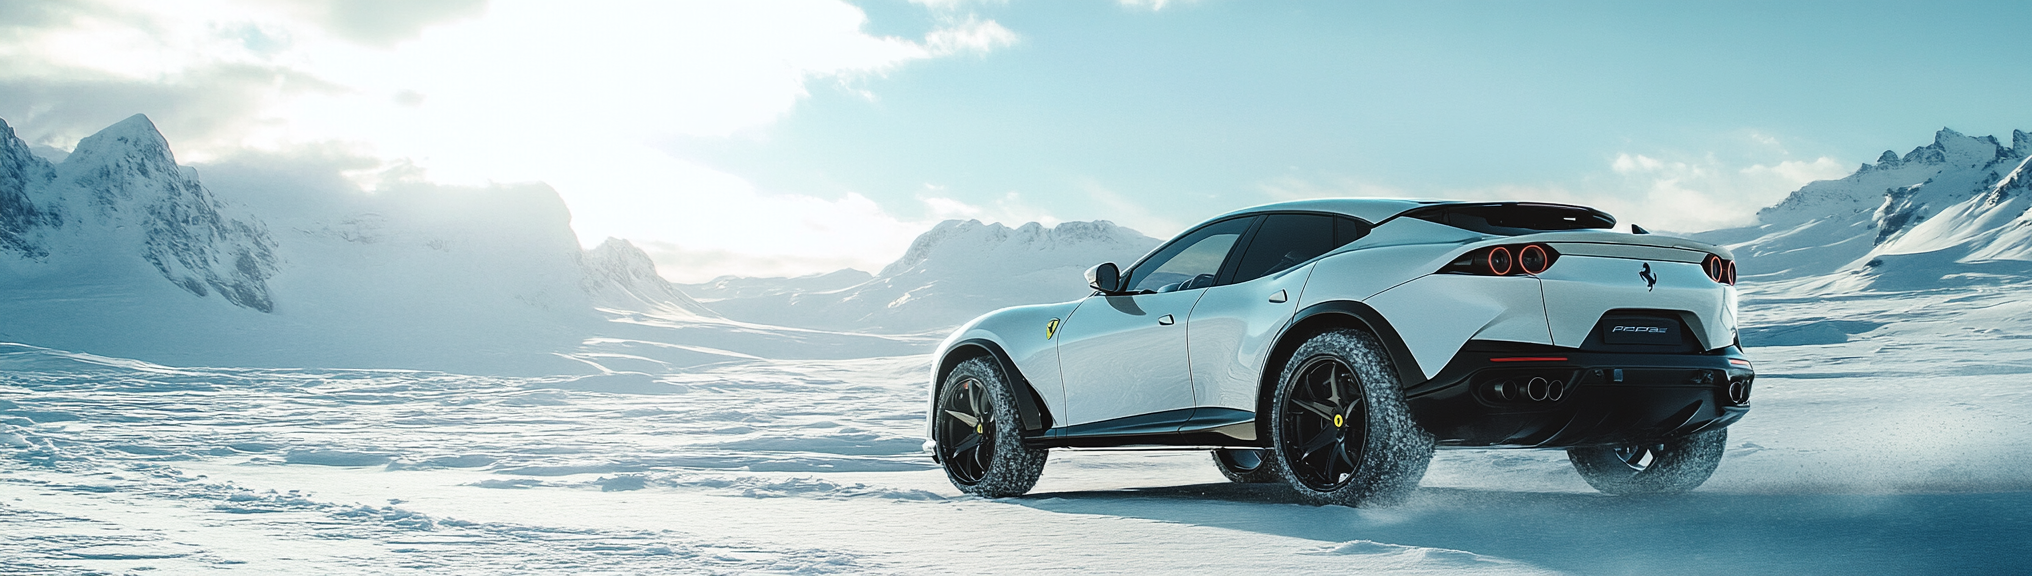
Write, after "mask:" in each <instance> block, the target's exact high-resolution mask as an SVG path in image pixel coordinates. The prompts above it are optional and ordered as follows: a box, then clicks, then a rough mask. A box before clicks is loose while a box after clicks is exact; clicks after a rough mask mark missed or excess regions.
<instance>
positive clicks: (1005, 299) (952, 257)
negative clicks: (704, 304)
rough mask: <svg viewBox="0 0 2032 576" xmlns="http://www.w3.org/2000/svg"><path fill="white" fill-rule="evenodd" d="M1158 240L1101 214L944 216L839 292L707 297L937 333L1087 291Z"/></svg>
mask: <svg viewBox="0 0 2032 576" xmlns="http://www.w3.org/2000/svg"><path fill="white" fill-rule="evenodd" d="M1156 246H1157V240H1156V239H1154V238H1151V237H1149V236H1145V235H1143V234H1142V233H1139V232H1136V231H1135V230H1130V229H1128V228H1124V227H1121V226H1117V225H1115V224H1114V223H1112V222H1108V221H1105V220H1100V221H1093V222H1065V223H1061V224H1058V225H1057V226H1050V227H1046V226H1043V225H1041V224H1038V223H1035V222H1032V223H1028V224H1024V225H1022V226H1019V227H1016V228H1010V227H1008V226H1004V225H1002V224H982V223H981V222H980V221H978V220H967V221H959V220H948V221H945V222H942V223H939V224H938V225H937V226H935V227H933V228H932V229H931V230H930V231H927V232H925V233H924V234H922V235H920V236H918V237H917V240H915V241H913V242H911V244H910V248H909V250H907V251H905V252H904V254H903V257H902V258H899V259H897V260H896V261H895V262H892V263H890V264H889V265H888V266H886V267H884V268H883V269H882V271H881V272H880V273H878V274H876V275H875V277H874V278H872V279H869V280H867V281H864V282H861V283H858V284H855V285H853V286H848V287H845V288H839V289H833V290H814V291H784V292H781V293H775V294H766V295H762V296H753V297H734V298H727V299H723V300H718V301H714V302H712V303H710V304H709V306H711V307H712V309H713V310H715V311H718V312H720V313H721V314H725V315H726V316H727V317H729V318H735V319H740V320H746V321H750V322H761V323H768V324H778V325H785V326H801V327H809V328H820V329H830V330H855V331H869V332H880V333H912V332H924V331H937V330H943V329H947V328H951V327H953V326H956V325H958V324H960V323H962V322H966V321H967V320H969V319H972V318H973V317H974V316H977V315H980V314H981V313H983V312H987V311H990V310H994V309H997V308H1003V307H1007V306H1016V305H1022V304H1040V303H1046V302H1063V301H1066V300H1072V299H1076V298H1079V297H1081V296H1085V295H1086V294H1087V292H1089V290H1088V289H1087V286H1086V281H1085V280H1084V279H1083V277H1082V276H1081V272H1083V271H1084V270H1086V269H1087V268H1088V267H1090V266H1093V265H1095V264H1099V263H1101V262H1106V261H1113V262H1117V263H1121V264H1124V265H1126V264H1128V263H1129V262H1130V261H1132V260H1134V259H1136V258H1137V257H1139V256H1141V255H1143V253H1144V252H1148V251H1149V250H1150V249H1151V248H1154V247H1156Z"/></svg>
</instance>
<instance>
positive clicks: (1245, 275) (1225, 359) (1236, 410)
mask: <svg viewBox="0 0 2032 576" xmlns="http://www.w3.org/2000/svg"><path fill="white" fill-rule="evenodd" d="M1263 218H1264V220H1263V224H1262V225H1261V226H1258V227H1257V229H1256V232H1255V233H1254V234H1253V235H1251V236H1250V238H1249V239H1248V245H1247V246H1245V247H1243V248H1242V249H1241V250H1240V251H1239V254H1240V256H1239V262H1238V264H1237V265H1236V266H1235V268H1234V271H1233V273H1232V274H1233V275H1232V277H1231V278H1229V279H1228V280H1227V282H1226V283H1224V284H1223V285H1220V286H1216V287H1213V288H1209V289H1207V291H1206V295H1205V296H1202V297H1201V298H1200V299H1199V302H1198V303H1197V304H1196V305H1195V306H1194V307H1193V309H1192V316H1191V318H1189V319H1188V321H1187V326H1186V333H1187V340H1188V342H1189V345H1188V348H1189V349H1190V351H1191V352H1190V358H1191V360H1190V365H1191V367H1192V368H1191V371H1192V381H1193V388H1194V397H1195V398H1196V402H1197V404H1196V406H1199V407H1201V408H1202V410H1201V412H1202V413H1201V414H1197V415H1195V416H1194V420H1198V421H1212V422H1219V421H1229V420H1240V419H1245V418H1246V417H1247V415H1243V414H1240V413H1241V412H1252V413H1253V412H1255V411H1256V396H1257V388H1258V384H1259V382H1260V380H1258V377H1259V376H1260V375H1261V374H1262V371H1263V370H1265V369H1266V368H1265V367H1264V366H1263V363H1264V361H1265V360H1266V359H1267V358H1268V357H1269V355H1270V348H1271V347H1272V346H1274V345H1275V344H1276V339H1277V335H1278V333H1279V332H1280V331H1282V330H1283V329H1284V325H1285V323H1287V322H1289V321H1290V320H1291V317H1292V315H1293V314H1295V313H1297V311H1298V310H1297V307H1298V296H1299V291H1300V290H1301V289H1303V288H1304V287H1305V281H1306V277H1307V276H1308V275H1310V274H1311V272H1312V268H1311V267H1310V266H1304V267H1299V266H1298V265H1299V264H1303V263H1305V262H1306V261H1308V260H1312V259H1313V258H1316V257H1318V256H1319V255H1321V254H1325V253H1326V252H1327V251H1329V250H1332V249H1333V248H1335V247H1337V246H1340V245H1343V244H1346V243H1348V242H1353V241H1354V240H1355V239H1356V238H1359V237H1360V235H1361V234H1362V233H1363V232H1365V231H1366V229H1367V227H1366V226H1365V225H1363V224H1362V223H1361V222H1360V221H1357V220H1354V219H1351V218H1345V217H1336V216H1328V215H1324V214H1270V215H1268V216H1264V217H1263ZM1223 411H1227V412H1223Z"/></svg>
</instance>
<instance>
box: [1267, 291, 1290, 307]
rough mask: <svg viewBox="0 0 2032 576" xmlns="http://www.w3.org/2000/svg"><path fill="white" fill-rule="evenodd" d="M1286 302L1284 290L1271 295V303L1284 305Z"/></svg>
mask: <svg viewBox="0 0 2032 576" xmlns="http://www.w3.org/2000/svg"><path fill="white" fill-rule="evenodd" d="M1285 300H1286V298H1285V297H1284V291H1283V290H1278V291H1277V293H1276V294H1271V295H1270V302H1271V303H1273V304H1283V303H1284V301H1285Z"/></svg>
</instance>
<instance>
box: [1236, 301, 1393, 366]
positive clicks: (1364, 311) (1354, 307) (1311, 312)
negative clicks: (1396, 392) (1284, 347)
mask: <svg viewBox="0 0 2032 576" xmlns="http://www.w3.org/2000/svg"><path fill="white" fill-rule="evenodd" d="M1322 314H1341V315H1345V316H1349V317H1352V318H1354V319H1355V320H1357V321H1360V322H1361V323H1362V325H1363V326H1365V327H1367V328H1368V329H1369V332H1370V333H1372V334H1375V335H1376V339H1378V340H1382V341H1383V349H1384V351H1387V352H1389V353H1390V363H1391V364H1394V365H1396V367H1397V383H1398V385H1400V386H1406V387H1409V386H1412V385H1414V384H1417V383H1420V382H1424V381H1425V372H1424V371H1423V370H1420V369H1419V368H1418V359H1417V358H1415V357H1413V356H1412V355H1411V348H1409V347H1406V346H1405V345H1404V338H1403V337H1402V336H1398V335H1397V328H1395V327H1392V326H1391V325H1390V321H1389V320H1387V319H1384V318H1383V314H1382V313H1380V312H1377V311H1376V309H1375V308H1371V307H1370V306H1369V305H1368V304H1365V303H1362V302H1355V301H1352V300H1335V301H1330V302H1321V303H1318V304H1314V305H1311V306H1307V307H1305V309H1304V310H1299V311H1298V314H1296V315H1293V316H1292V317H1291V322H1290V323H1287V324H1285V325H1284V331H1285V333H1283V334H1278V335H1277V342H1280V343H1282V342H1284V339H1285V338H1286V337H1289V336H1290V335H1291V334H1290V331H1291V329H1292V328H1293V327H1296V326H1298V325H1299V324H1303V323H1304V322H1305V321H1306V320H1308V319H1311V318H1313V317H1315V316H1319V315H1322ZM1264 370H1269V368H1268V367H1265V368H1264Z"/></svg>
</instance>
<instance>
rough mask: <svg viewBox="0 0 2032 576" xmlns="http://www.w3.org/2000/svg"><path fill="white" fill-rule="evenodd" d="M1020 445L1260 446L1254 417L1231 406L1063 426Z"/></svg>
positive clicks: (1126, 446)
mask: <svg viewBox="0 0 2032 576" xmlns="http://www.w3.org/2000/svg"><path fill="white" fill-rule="evenodd" d="M1024 442H1025V443H1026V444H1029V445H1031V446H1034V447H1038V448H1131V447H1172V448H1178V449H1194V448H1205V447H1235V448H1256V447H1260V443H1259V440H1258V439H1257V438H1256V413H1254V412H1249V411H1246V410H1236V409H1233V408H1183V409H1179V410H1166V411H1163V412H1153V413H1150V414H1139V415H1136V416H1127V417H1123V418H1115V419H1112V420H1103V421H1100V422H1090V423H1086V424H1079V425H1074V426H1062V427H1058V428H1052V429H1050V430H1046V431H1045V432H1044V433H1043V434H1040V435H1037V436H1034V437H1030V438H1025V439H1024Z"/></svg>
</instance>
